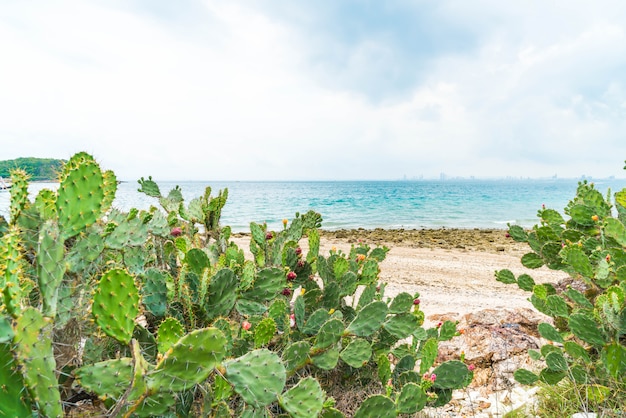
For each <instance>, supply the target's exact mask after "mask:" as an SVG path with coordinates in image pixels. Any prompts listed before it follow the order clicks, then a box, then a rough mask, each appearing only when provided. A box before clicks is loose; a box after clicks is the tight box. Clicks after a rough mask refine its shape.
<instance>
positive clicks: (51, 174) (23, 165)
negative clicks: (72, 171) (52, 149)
mask: <svg viewBox="0 0 626 418" xmlns="http://www.w3.org/2000/svg"><path fill="white" fill-rule="evenodd" d="M64 162H65V161H63V160H57V159H53V158H33V157H28V158H16V159H13V160H3V161H0V177H3V178H5V179H8V178H9V177H10V176H11V171H13V170H24V171H25V172H26V174H28V175H29V176H30V179H31V180H34V181H46V180H56V179H57V178H58V175H59V173H60V172H61V168H62V167H63V164H64Z"/></svg>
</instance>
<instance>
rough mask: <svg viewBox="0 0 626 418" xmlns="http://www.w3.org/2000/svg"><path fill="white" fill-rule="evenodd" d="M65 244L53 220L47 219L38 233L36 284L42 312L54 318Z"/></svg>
mask: <svg viewBox="0 0 626 418" xmlns="http://www.w3.org/2000/svg"><path fill="white" fill-rule="evenodd" d="M64 256H65V246H64V245H63V242H62V241H61V240H60V239H59V229H58V227H57V224H56V223H54V222H53V221H47V222H46V223H45V224H44V225H43V227H42V228H41V232H40V233H39V248H38V251H37V262H38V265H39V275H38V284H39V292H40V293H41V298H42V301H43V308H42V314H43V315H44V316H48V317H50V318H54V317H55V315H56V310H57V299H58V292H59V285H60V284H61V281H62V280H63V275H64V274H65V263H64Z"/></svg>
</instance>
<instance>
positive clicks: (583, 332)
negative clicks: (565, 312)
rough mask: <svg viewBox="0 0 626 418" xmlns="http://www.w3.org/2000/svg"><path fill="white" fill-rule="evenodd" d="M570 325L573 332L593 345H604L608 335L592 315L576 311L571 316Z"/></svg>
mask: <svg viewBox="0 0 626 418" xmlns="http://www.w3.org/2000/svg"><path fill="white" fill-rule="evenodd" d="M569 327H570V330H571V331H572V333H574V335H575V336H577V337H578V338H580V339H581V340H583V341H585V342H586V343H589V344H591V345H596V346H603V345H604V344H605V342H606V337H605V335H604V333H603V332H602V330H601V329H600V328H598V324H597V323H596V322H595V321H594V320H593V318H592V317H590V316H588V315H586V314H584V313H575V314H572V315H571V316H570V317H569Z"/></svg>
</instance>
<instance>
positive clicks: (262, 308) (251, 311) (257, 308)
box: [235, 299, 267, 316]
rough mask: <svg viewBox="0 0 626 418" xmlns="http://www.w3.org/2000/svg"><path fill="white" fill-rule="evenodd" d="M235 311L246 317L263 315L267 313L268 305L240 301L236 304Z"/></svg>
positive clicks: (244, 300)
mask: <svg viewBox="0 0 626 418" xmlns="http://www.w3.org/2000/svg"><path fill="white" fill-rule="evenodd" d="M235 309H236V310H237V312H239V314H240V315H244V316H251V315H262V314H264V313H265V312H267V306H266V305H264V304H262V303H260V302H255V301H253V300H247V299H238V300H237V303H236V304H235Z"/></svg>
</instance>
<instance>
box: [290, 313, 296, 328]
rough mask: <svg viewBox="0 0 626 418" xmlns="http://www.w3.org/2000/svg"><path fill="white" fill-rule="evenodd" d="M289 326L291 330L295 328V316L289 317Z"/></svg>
mask: <svg viewBox="0 0 626 418" xmlns="http://www.w3.org/2000/svg"><path fill="white" fill-rule="evenodd" d="M289 326H290V327H291V328H293V327H295V326H296V315H295V314H291V315H289Z"/></svg>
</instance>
